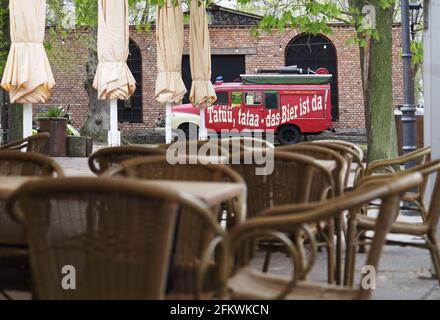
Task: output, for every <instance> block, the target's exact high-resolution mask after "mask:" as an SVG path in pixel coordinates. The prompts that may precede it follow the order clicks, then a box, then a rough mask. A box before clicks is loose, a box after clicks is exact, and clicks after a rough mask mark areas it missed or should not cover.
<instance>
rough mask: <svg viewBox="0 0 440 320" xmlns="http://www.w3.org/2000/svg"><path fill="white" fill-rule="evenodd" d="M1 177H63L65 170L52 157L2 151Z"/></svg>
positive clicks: (0, 154) (32, 153)
mask: <svg viewBox="0 0 440 320" xmlns="http://www.w3.org/2000/svg"><path fill="white" fill-rule="evenodd" d="M0 176H37V177H46V178H49V177H63V176H64V172H63V169H61V167H60V166H59V165H58V163H57V162H56V161H55V160H53V159H52V158H50V157H47V156H44V155H41V154H38V153H34V152H27V153H24V152H20V151H5V150H2V151H0Z"/></svg>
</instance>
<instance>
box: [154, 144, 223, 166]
mask: <svg viewBox="0 0 440 320" xmlns="http://www.w3.org/2000/svg"><path fill="white" fill-rule="evenodd" d="M158 149H162V150H164V152H166V153H167V155H169V156H171V155H172V156H174V157H178V156H179V157H184V158H186V157H188V156H191V157H195V156H201V155H203V156H204V155H206V156H207V157H212V158H211V159H214V158H215V157H216V158H218V161H217V162H218V163H222V162H225V161H226V160H227V159H228V158H229V154H230V153H229V151H228V150H227V149H225V148H223V147H222V146H221V145H219V144H218V143H217V142H215V143H214V142H212V141H210V140H207V141H196V140H189V141H177V142H174V143H170V144H161V145H159V146H158ZM196 153H197V154H196Z"/></svg>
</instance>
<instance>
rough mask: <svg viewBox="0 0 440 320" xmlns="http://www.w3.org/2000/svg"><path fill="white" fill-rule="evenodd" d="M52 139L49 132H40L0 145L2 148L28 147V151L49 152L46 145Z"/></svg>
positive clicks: (16, 148) (19, 148)
mask: <svg viewBox="0 0 440 320" xmlns="http://www.w3.org/2000/svg"><path fill="white" fill-rule="evenodd" d="M49 139H50V134H49V133H47V132H43V133H39V134H37V135H34V136H30V137H27V138H25V139H22V140H18V141H13V142H10V143H7V144H4V145H2V146H0V150H15V151H17V150H22V149H25V148H26V152H36V153H43V154H45V153H47V150H46V147H47V144H48V142H49Z"/></svg>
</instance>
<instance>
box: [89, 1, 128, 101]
mask: <svg viewBox="0 0 440 320" xmlns="http://www.w3.org/2000/svg"><path fill="white" fill-rule="evenodd" d="M128 43H129V26H128V0H98V59H99V64H98V68H97V70H96V75H95V79H94V81H93V87H94V88H95V89H96V90H98V98H99V99H101V100H105V99H110V100H117V99H120V100H127V99H128V98H129V97H130V96H131V95H132V94H133V93H134V91H135V90H136V80H135V79H134V77H133V75H132V74H131V71H130V69H129V68H128V66H127V58H128V54H129V50H128Z"/></svg>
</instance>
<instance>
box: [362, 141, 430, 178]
mask: <svg viewBox="0 0 440 320" xmlns="http://www.w3.org/2000/svg"><path fill="white" fill-rule="evenodd" d="M430 160H431V147H425V148H421V149H417V150H415V151H412V152H409V153H406V154H404V155H401V156H400V157H397V158H394V159H383V160H382V159H380V160H376V161H373V162H371V163H369V164H368V166H367V169H366V172H365V173H366V175H371V174H374V173H376V172H377V171H378V170H383V169H386V170H388V171H391V172H394V167H396V166H397V167H399V166H402V165H404V164H406V163H409V162H411V163H412V164H413V165H422V164H425V163H427V162H428V161H430Z"/></svg>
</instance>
